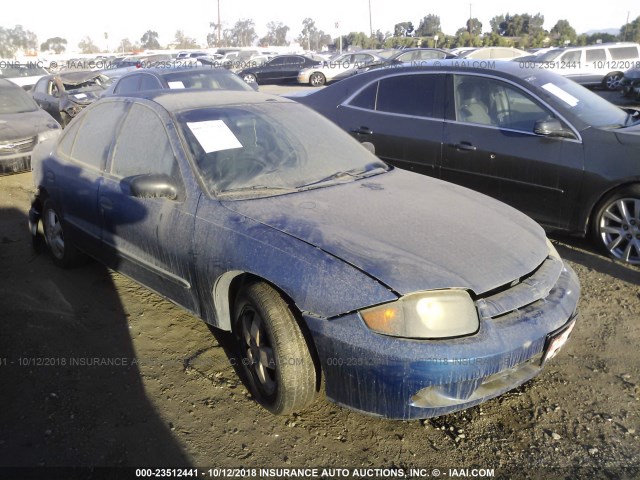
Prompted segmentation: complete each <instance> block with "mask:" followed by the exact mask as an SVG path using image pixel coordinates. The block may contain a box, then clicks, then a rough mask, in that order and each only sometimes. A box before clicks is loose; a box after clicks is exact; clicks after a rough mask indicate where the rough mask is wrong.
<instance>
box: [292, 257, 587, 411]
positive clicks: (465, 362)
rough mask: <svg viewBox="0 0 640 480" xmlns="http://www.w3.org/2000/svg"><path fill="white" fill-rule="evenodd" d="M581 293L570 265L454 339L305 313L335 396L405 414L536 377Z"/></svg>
mask: <svg viewBox="0 0 640 480" xmlns="http://www.w3.org/2000/svg"><path fill="white" fill-rule="evenodd" d="M579 293H580V286H579V283H578V279H577V277H576V275H575V273H574V272H573V270H572V269H571V268H570V267H568V266H565V267H564V269H563V271H562V273H561V274H560V277H559V279H558V282H557V283H556V285H555V287H554V288H553V289H552V290H551V292H549V295H548V296H547V297H546V298H545V299H542V300H539V301H536V302H535V303H532V304H530V305H528V306H526V307H523V308H521V309H519V310H515V311H513V312H511V313H509V314H507V315H504V316H501V317H499V318H493V319H483V320H482V321H481V326H480V330H479V332H478V333H477V334H475V335H472V336H468V337H463V338H456V339H445V340H410V339H398V338H392V337H387V336H384V335H379V334H376V333H374V332H372V331H371V330H369V329H368V328H367V327H366V326H365V325H364V323H363V321H362V319H361V318H360V316H359V314H357V313H353V314H349V315H346V316H343V317H340V318H337V319H334V320H325V319H318V318H315V317H312V316H309V315H305V317H304V318H305V320H306V322H307V325H308V326H309V329H310V330H311V334H312V336H313V339H314V341H315V345H316V349H317V351H318V356H319V359H320V362H321V364H322V369H323V374H324V377H325V385H326V394H327V397H328V398H329V399H330V400H332V401H334V402H336V403H338V404H340V405H343V406H346V407H349V408H352V409H355V410H359V411H362V412H365V413H369V414H373V415H378V416H381V417H386V418H393V419H404V420H407V419H415V418H428V417H435V416H439V415H444V414H446V413H450V412H453V411H457V410H462V409H465V408H468V407H471V406H473V405H477V404H479V403H482V402H484V401H486V400H488V399H490V398H493V397H496V396H498V395H501V394H502V393H504V392H506V391H508V390H511V389H513V388H515V387H517V386H519V385H521V384H523V383H525V382H526V381H528V380H529V379H531V378H533V377H534V376H535V375H537V374H538V373H539V372H540V370H541V369H542V367H543V365H542V364H541V360H542V358H543V356H544V354H545V348H546V347H547V343H548V337H549V334H552V333H554V332H558V331H560V330H562V329H563V328H565V327H566V326H569V325H570V323H571V322H573V321H574V319H575V317H576V308H577V304H578V297H579Z"/></svg>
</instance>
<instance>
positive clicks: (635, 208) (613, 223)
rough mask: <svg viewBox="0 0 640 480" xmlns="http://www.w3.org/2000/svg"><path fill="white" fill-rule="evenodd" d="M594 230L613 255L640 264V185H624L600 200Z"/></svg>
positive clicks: (594, 233) (594, 234) (598, 241)
mask: <svg viewBox="0 0 640 480" xmlns="http://www.w3.org/2000/svg"><path fill="white" fill-rule="evenodd" d="M592 234H593V237H594V239H595V240H596V242H597V243H598V245H600V246H601V247H603V248H604V249H605V251H606V252H607V253H608V254H609V255H610V256H611V257H613V258H616V259H618V260H622V261H623V262H626V263H630V264H633V265H640V185H632V186H629V187H625V188H621V189H620V190H617V191H615V192H613V193H612V194H610V195H609V196H608V197H606V198H605V199H604V200H603V201H602V202H601V203H600V205H599V207H598V208H597V210H596V212H595V214H594V218H593V224H592Z"/></svg>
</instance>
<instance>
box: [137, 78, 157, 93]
mask: <svg viewBox="0 0 640 480" xmlns="http://www.w3.org/2000/svg"><path fill="white" fill-rule="evenodd" d="M159 88H162V85H160V82H158V79H157V78H156V77H153V76H151V75H140V90H142V91H145V90H157V89H159Z"/></svg>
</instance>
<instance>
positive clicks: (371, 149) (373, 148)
mask: <svg viewBox="0 0 640 480" xmlns="http://www.w3.org/2000/svg"><path fill="white" fill-rule="evenodd" d="M362 146H363V147H364V148H366V149H367V150H369V152H371V153H372V154H374V155H375V154H376V146H375V145H374V144H373V143H371V142H362Z"/></svg>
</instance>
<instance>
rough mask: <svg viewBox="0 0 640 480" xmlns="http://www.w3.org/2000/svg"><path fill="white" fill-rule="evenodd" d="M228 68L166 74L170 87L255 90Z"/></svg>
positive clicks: (165, 77)
mask: <svg viewBox="0 0 640 480" xmlns="http://www.w3.org/2000/svg"><path fill="white" fill-rule="evenodd" d="M227 73H228V72H227V71H226V70H224V71H217V70H213V69H209V68H204V69H202V70H195V71H194V70H189V71H186V72H172V73H169V74H166V75H164V79H165V80H166V81H167V84H168V85H169V88H203V89H207V90H239V91H253V88H251V87H250V86H249V85H247V83H246V82H244V81H243V80H242V79H241V78H240V77H238V76H237V75H234V74H232V73H229V74H227Z"/></svg>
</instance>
